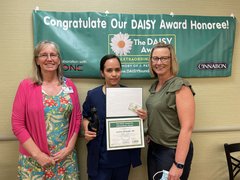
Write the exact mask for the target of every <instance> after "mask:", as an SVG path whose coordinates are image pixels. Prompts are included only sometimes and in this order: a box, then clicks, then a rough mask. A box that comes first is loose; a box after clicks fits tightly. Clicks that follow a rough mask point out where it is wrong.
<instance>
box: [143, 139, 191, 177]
mask: <svg viewBox="0 0 240 180" xmlns="http://www.w3.org/2000/svg"><path fill="white" fill-rule="evenodd" d="M175 153H176V149H172V148H168V147H165V146H162V145H159V144H156V143H154V142H152V141H150V143H149V146H148V154H147V165H148V179H149V180H152V178H153V176H154V174H155V173H156V172H158V171H162V170H167V171H169V170H170V168H171V167H172V165H173V161H174V160H175ZM192 157H193V143H192V142H191V143H190V146H189V151H188V154H187V157H186V161H185V164H184V169H183V174H182V176H181V178H180V179H181V180H187V179H188V176H189V173H190V169H191V164H192ZM159 179H160V178H159Z"/></svg>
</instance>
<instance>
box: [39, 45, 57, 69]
mask: <svg viewBox="0 0 240 180" xmlns="http://www.w3.org/2000/svg"><path fill="white" fill-rule="evenodd" d="M36 63H37V65H38V66H40V69H41V72H42V73H49V72H55V73H56V72H57V69H58V66H59V65H60V59H59V56H58V53H57V50H56V48H55V47H54V45H52V44H48V45H46V46H45V47H44V48H42V49H41V51H40V52H39V54H38V57H37V58H36Z"/></svg>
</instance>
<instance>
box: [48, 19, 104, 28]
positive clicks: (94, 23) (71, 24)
mask: <svg viewBox="0 0 240 180" xmlns="http://www.w3.org/2000/svg"><path fill="white" fill-rule="evenodd" d="M43 22H44V24H46V25H47V26H54V27H60V28H62V29H63V30H65V31H66V30H68V29H70V28H80V29H81V28H85V29H86V28H93V29H96V28H103V29H105V28H106V27H107V22H106V21H104V20H100V19H99V18H97V19H95V20H92V19H91V17H88V19H86V20H83V19H82V18H79V19H78V20H59V19H54V18H53V19H51V18H50V17H49V16H45V17H44V18H43Z"/></svg>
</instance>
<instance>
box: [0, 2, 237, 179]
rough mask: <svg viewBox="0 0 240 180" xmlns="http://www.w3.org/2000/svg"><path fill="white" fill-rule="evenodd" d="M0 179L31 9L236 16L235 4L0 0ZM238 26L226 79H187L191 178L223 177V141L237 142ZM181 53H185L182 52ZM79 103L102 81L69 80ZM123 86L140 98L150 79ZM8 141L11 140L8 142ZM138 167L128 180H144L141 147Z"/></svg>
mask: <svg viewBox="0 0 240 180" xmlns="http://www.w3.org/2000/svg"><path fill="white" fill-rule="evenodd" d="M0 4H1V5H0V37H1V41H0V59H1V60H0V62H1V66H0V68H1V69H0V82H1V86H0V124H1V126H0V140H1V141H0V179H8V180H11V179H16V166H17V158H18V150H17V148H18V142H17V141H15V140H13V141H2V140H3V139H5V138H7V139H10V140H11V139H12V137H13V135H12V132H11V126H10V116H11V107H12V102H13V98H14V95H15V92H16V88H17V86H18V83H19V81H20V80H22V79H23V78H24V77H26V76H27V75H29V74H30V72H31V71H30V70H31V58H32V51H33V33H32V10H33V9H34V8H35V7H36V6H39V7H40V9H41V10H47V11H70V12H72V11H78V12H86V11H91V12H95V11H99V12H105V11H106V10H108V11H109V12H110V13H133V14H137V13H139V14H141V13H142V14H147V13H149V14H168V13H170V12H174V14H177V15H207V16H229V15H230V14H231V13H234V15H235V17H236V18H237V19H239V18H240V1H239V0H199V1H196V0H194V1H189V0H175V1H174V0H151V1H148V0H120V1H116V0H112V1H111V0H90V1H89V0H41V1H36V0H24V1H20V0H2V1H1V3H0ZM239 40H240V38H239V24H238V23H237V31H236V38H235V48H234V55H233V69H232V76H231V77H226V78H189V79H188V80H189V81H190V82H191V83H192V85H193V87H194V90H195V91H196V93H197V95H196V105H197V112H196V125H195V131H194V133H193V141H194V144H195V155H194V159H193V165H192V172H191V175H190V179H191V180H203V179H204V180H213V179H214V180H215V179H217V180H225V179H228V174H227V166H226V161H225V155H224V151H223V144H224V143H225V142H229V143H231V142H239V141H240V123H239V121H240V113H239V111H240V95H239V93H238V92H239V89H240V62H239V59H240V42H239ZM186 53H187V52H186ZM74 82H75V83H76V85H77V87H78V90H79V93H80V100H81V102H83V101H84V99H85V97H86V92H87V90H89V89H90V88H93V87H95V86H97V85H98V84H100V83H102V82H101V80H96V79H74ZM122 83H123V84H126V85H128V86H131V87H134V86H137V87H143V90H144V100H146V97H147V94H148V88H149V86H150V84H151V83H152V80H123V82H122ZM13 139H14V138H13ZM78 150H79V161H80V170H81V180H85V179H86V147H85V142H84V139H83V138H80V139H79V141H78ZM142 160H143V166H141V167H138V168H136V169H134V170H133V171H131V175H130V178H129V179H131V180H133V179H134V180H135V179H138V180H145V179H147V178H146V149H143V150H142Z"/></svg>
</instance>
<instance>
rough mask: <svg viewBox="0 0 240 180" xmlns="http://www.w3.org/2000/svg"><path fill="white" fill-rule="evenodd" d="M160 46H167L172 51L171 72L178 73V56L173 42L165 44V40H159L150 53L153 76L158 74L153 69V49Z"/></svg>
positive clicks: (150, 67)
mask: <svg viewBox="0 0 240 180" xmlns="http://www.w3.org/2000/svg"><path fill="white" fill-rule="evenodd" d="M158 48H167V49H169V51H170V58H171V74H172V75H174V76H176V75H177V73H178V63H177V57H176V53H175V50H174V48H173V46H172V45H171V44H165V43H163V42H159V43H157V44H156V45H155V46H154V47H153V48H152V50H151V53H150V57H149V71H150V73H151V75H152V77H157V74H156V73H155V72H154V71H153V69H152V61H151V58H152V54H153V51H154V50H155V49H158Z"/></svg>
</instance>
